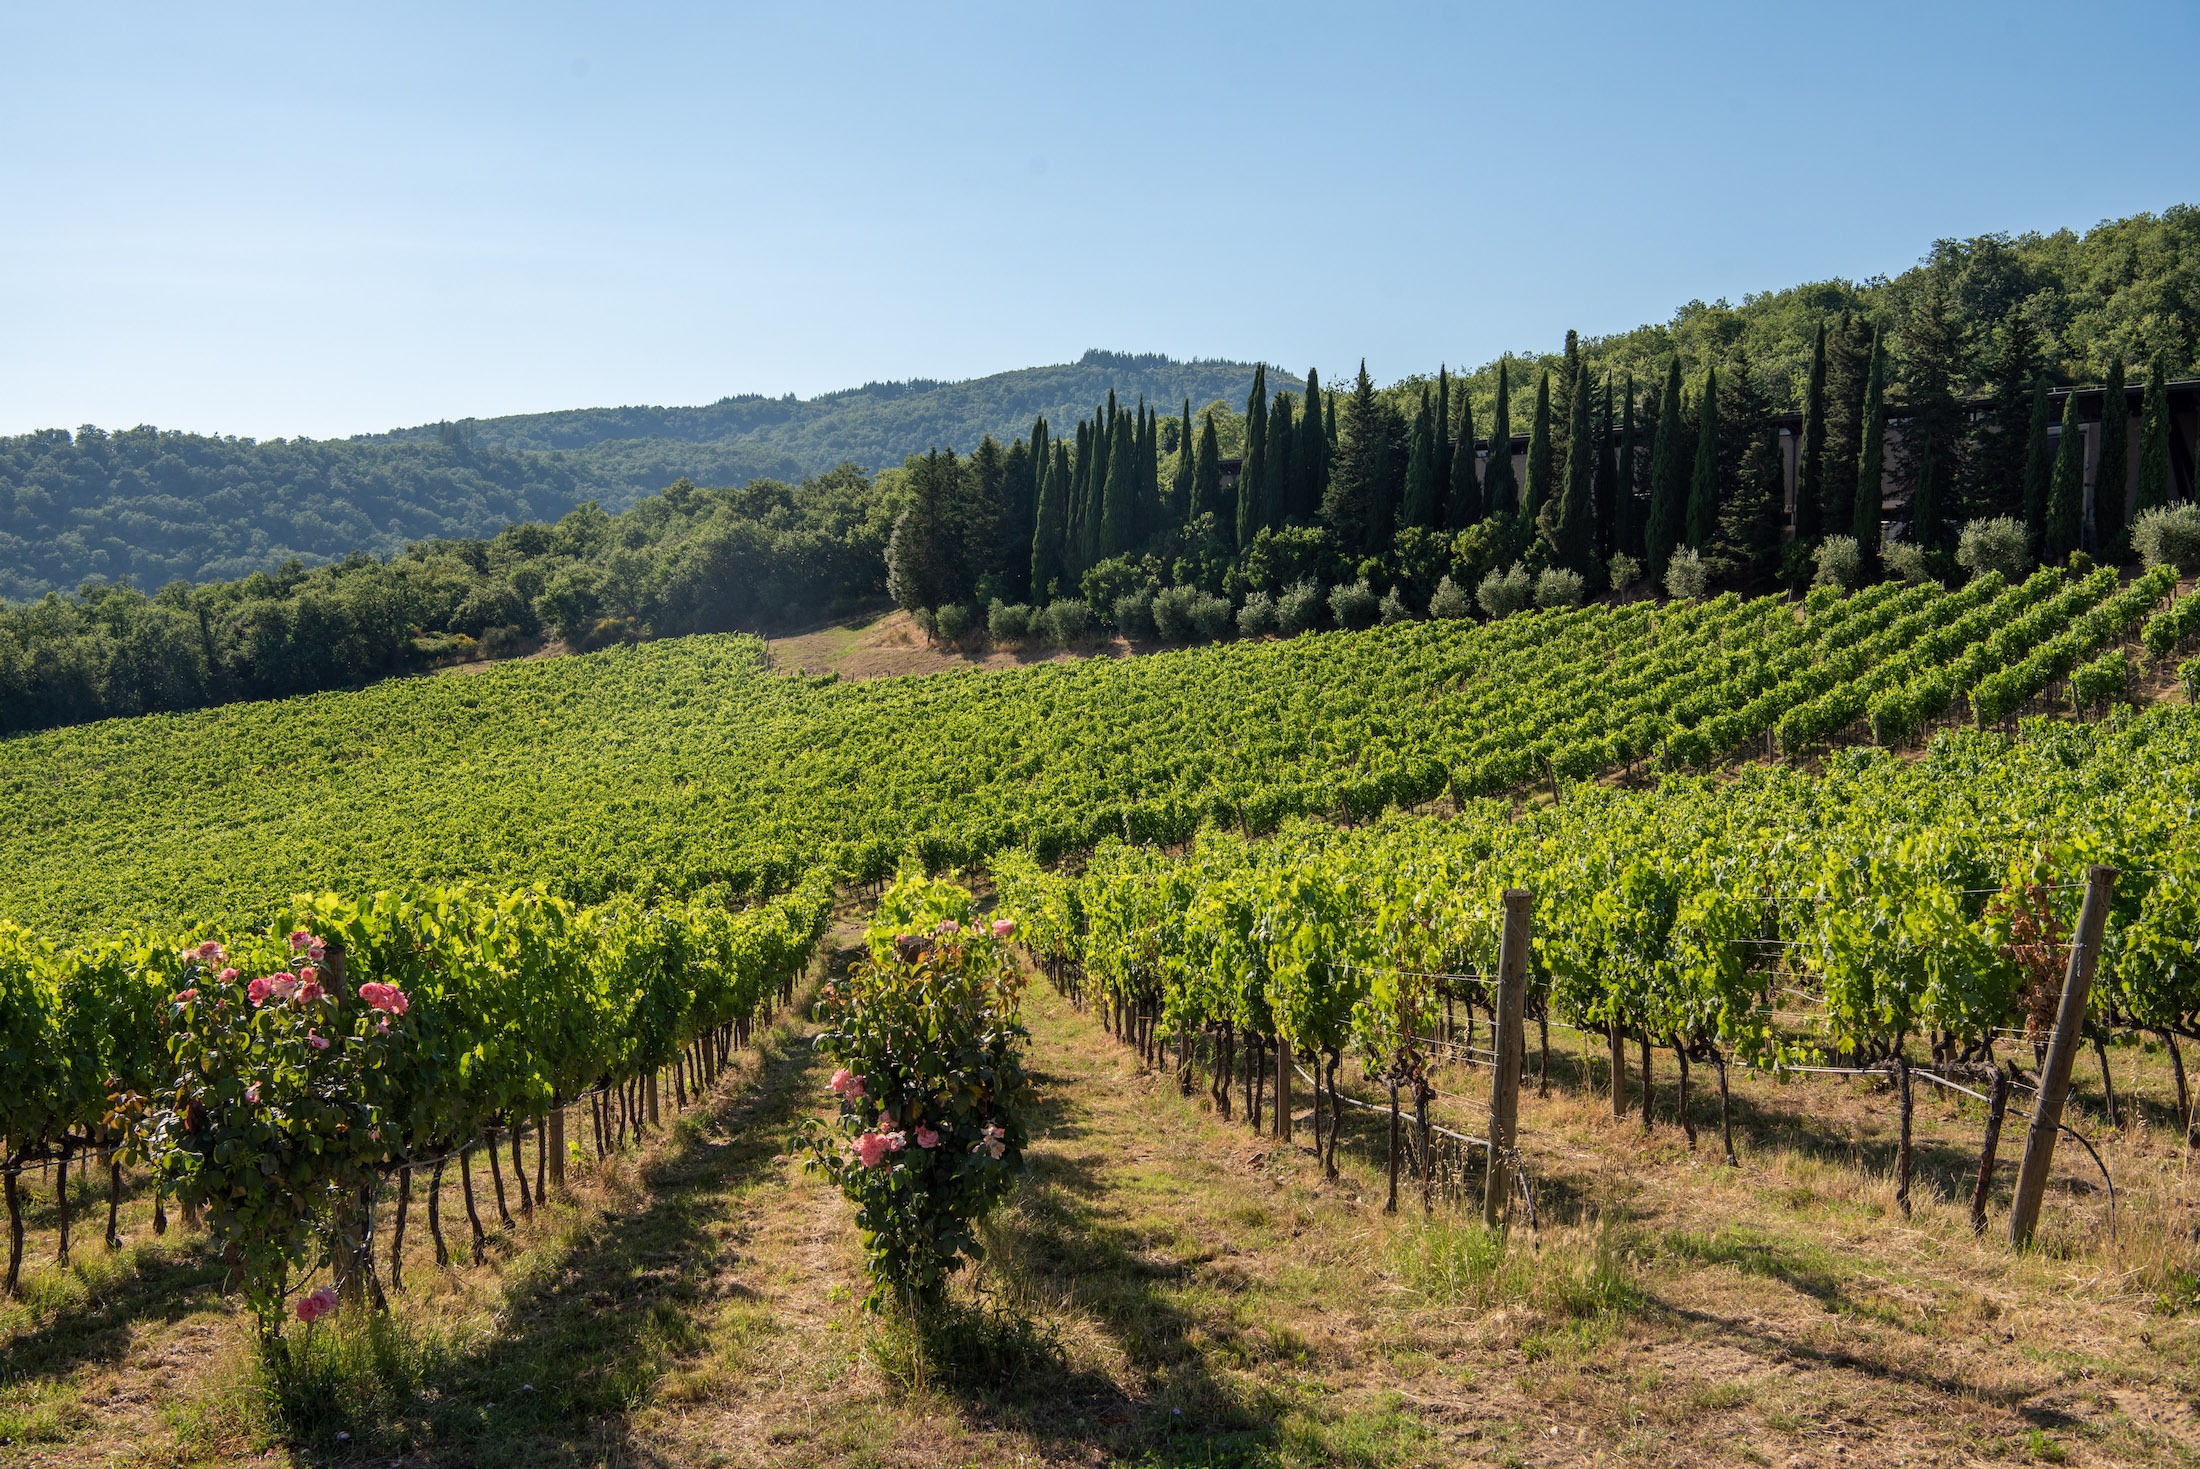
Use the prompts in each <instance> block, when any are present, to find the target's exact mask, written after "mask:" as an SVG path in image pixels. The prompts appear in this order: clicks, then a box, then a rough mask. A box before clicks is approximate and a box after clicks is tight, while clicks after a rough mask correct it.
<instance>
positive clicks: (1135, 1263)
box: [951, 1035, 1294, 1469]
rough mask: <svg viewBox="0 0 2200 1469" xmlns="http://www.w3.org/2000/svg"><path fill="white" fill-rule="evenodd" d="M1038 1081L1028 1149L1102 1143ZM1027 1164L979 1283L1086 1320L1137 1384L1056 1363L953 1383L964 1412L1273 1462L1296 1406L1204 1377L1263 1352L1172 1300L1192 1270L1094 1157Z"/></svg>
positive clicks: (1063, 1447)
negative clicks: (1155, 1240)
mask: <svg viewBox="0 0 2200 1469" xmlns="http://www.w3.org/2000/svg"><path fill="white" fill-rule="evenodd" d="M1091 1039H1092V1041H1093V1043H1094V1044H1112V1043H1110V1042H1106V1041H1105V1040H1104V1038H1101V1037H1098V1036H1097V1035H1096V1036H1095V1037H1093V1038H1091ZM1037 1075H1038V1078H1039V1080H1040V1091H1041V1095H1042V1097H1044V1099H1045V1100H1044V1101H1042V1102H1041V1104H1040V1105H1039V1106H1038V1107H1037V1108H1035V1109H1034V1113H1033V1116H1032V1119H1031V1133H1032V1136H1033V1138H1034V1140H1035V1141H1037V1142H1042V1143H1044V1144H1054V1145H1058V1144H1061V1143H1065V1142H1078V1141H1090V1140H1093V1139H1095V1138H1099V1137H1102V1136H1103V1135H1104V1130H1103V1129H1102V1128H1101V1127H1100V1126H1098V1125H1097V1119H1096V1118H1095V1117H1094V1115H1093V1113H1092V1111H1091V1109H1090V1108H1089V1107H1088V1106H1086V1105H1085V1104H1083V1103H1082V1102H1080V1101H1078V1100H1076V1099H1075V1098H1076V1095H1077V1093H1076V1091H1075V1087H1074V1081H1075V1079H1074V1078H1071V1077H1069V1076H1066V1075H1061V1074H1056V1073H1053V1072H1049V1071H1043V1070H1042V1071H1039V1072H1038V1073H1037ZM1029 1167H1030V1171H1029V1173H1028V1175H1027V1177H1026V1179H1025V1181H1024V1184H1023V1186H1022V1188H1021V1189H1020V1190H1019V1192H1018V1195H1017V1198H1016V1200H1015V1202H1014V1204H1013V1205H1012V1206H1011V1207H1010V1208H1008V1209H1006V1210H1004V1211H1003V1212H1002V1213H1001V1214H1000V1215H999V1216H997V1217H996V1218H995V1219H994V1220H993V1221H992V1223H991V1225H990V1226H989V1230H988V1234H989V1239H990V1244H989V1250H990V1255H991V1258H990V1260H989V1263H988V1266H987V1269H986V1274H987V1276H988V1277H990V1278H992V1279H993V1280H995V1281H997V1282H999V1289H1000V1291H1001V1294H1002V1296H1003V1297H1004V1299H1005V1301H1006V1303H1007V1304H1008V1305H1009V1307H1010V1308H1011V1309H1012V1310H1013V1311H1015V1312H1016V1313H1018V1314H1020V1315H1031V1316H1038V1317H1041V1318H1042V1319H1044V1318H1050V1317H1062V1318H1070V1319H1074V1320H1079V1321H1083V1322H1087V1323H1089V1324H1090V1325H1091V1326H1092V1327H1094V1328H1096V1329H1097V1330H1098V1331H1099V1332H1101V1333H1102V1334H1103V1335H1105V1336H1106V1337H1107V1338H1108V1339H1109V1340H1110V1341H1111V1342H1112V1343H1113V1344H1114V1346H1115V1347H1116V1348H1117V1350H1119V1351H1120V1352H1121V1353H1122V1355H1123V1358H1124V1359H1125V1361H1126V1362H1127V1364H1128V1365H1129V1367H1130V1369H1131V1371H1132V1373H1133V1374H1135V1376H1136V1378H1137V1382H1136V1385H1135V1386H1133V1387H1132V1388H1130V1389H1128V1390H1126V1389H1125V1388H1124V1387H1123V1386H1122V1385H1120V1384H1118V1383H1117V1382H1115V1381H1114V1380H1112V1379H1111V1378H1109V1377H1107V1376H1105V1375H1103V1374H1101V1373H1099V1372H1095V1371H1089V1370H1077V1369H1073V1368H1071V1367H1069V1366H1067V1365H1066V1364H1065V1363H1064V1362H1063V1360H1062V1358H1061V1357H1060V1356H1059V1355H1055V1356H1053V1357H1052V1358H1051V1359H1050V1360H1048V1361H1047V1362H1046V1363H1045V1364H1044V1365H1042V1366H1039V1367H1037V1368H1036V1369H1035V1370H1029V1371H1026V1372H1023V1373H1020V1374H1018V1375H1017V1376H1015V1377H1014V1378H1012V1379H1008V1380H1005V1381H1002V1382H999V1383H997V1384H994V1385H980V1386H974V1387H969V1388H961V1389H951V1391H952V1395H953V1396H955V1397H956V1398H957V1399H958V1401H959V1402H960V1403H961V1405H962V1407H963V1408H964V1410H965V1412H966V1413H968V1414H969V1415H970V1416H971V1417H973V1418H975V1419H978V1420H981V1421H985V1422H987V1423H989V1424H991V1425H993V1426H996V1427H999V1428H1005V1429H1012V1430H1014V1431H1017V1432H1020V1433H1023V1434H1027V1435H1029V1436H1030V1437H1032V1438H1034V1439H1036V1440H1038V1441H1039V1442H1040V1443H1042V1444H1044V1445H1048V1446H1050V1448H1051V1449H1052V1450H1053V1451H1055V1452H1064V1451H1069V1452H1073V1456H1074V1457H1077V1458H1079V1459H1085V1458H1087V1457H1090V1456H1093V1455H1096V1454H1097V1455H1100V1456H1104V1457H1105V1458H1107V1459H1109V1460H1111V1461H1113V1460H1127V1461H1131V1462H1136V1463H1141V1464H1150V1465H1156V1466H1164V1465H1165V1466H1183V1469H1190V1466H1194V1465H1212V1466H1217V1469H1220V1466H1247V1469H1250V1466H1256V1465H1265V1464H1270V1463H1273V1462H1275V1461H1276V1460H1277V1458H1278V1456H1279V1448H1280V1447H1281V1444H1282V1440H1283V1438H1284V1437H1285V1434H1286V1425H1285V1424H1284V1423H1283V1421H1282V1420H1283V1418H1284V1415H1285V1413H1286V1412H1287V1411H1288V1410H1289V1409H1290V1408H1291V1407H1292V1406H1294V1405H1293V1403H1291V1402H1290V1401H1287V1400H1285V1399H1283V1398H1281V1397H1279V1396H1276V1395H1273V1394H1269V1393H1267V1392H1265V1391H1259V1390H1256V1391H1255V1392H1253V1393H1251V1394H1247V1393H1246V1392H1244V1391H1242V1390H1241V1389H1240V1388H1239V1387H1238V1386H1237V1385H1236V1384H1234V1383H1233V1382H1232V1381H1230V1380H1229V1379H1228V1378H1227V1377H1225V1376H1224V1375H1222V1374H1219V1373H1217V1372H1216V1371H1215V1370H1214V1367H1213V1365H1212V1364H1211V1363H1210V1360H1209V1353H1210V1352H1215V1353H1218V1354H1221V1355H1223V1356H1227V1357H1231V1358H1233V1359H1235V1360H1236V1361H1237V1362H1238V1363H1239V1364H1240V1365H1243V1364H1244V1363H1245V1362H1247V1361H1249V1360H1251V1359H1252V1357H1254V1356H1255V1355H1257V1354H1258V1350H1259V1348H1258V1345H1257V1344H1256V1343H1253V1342H1250V1341H1244V1340H1240V1339H1239V1337H1238V1334H1237V1333H1236V1331H1235V1328H1234V1326H1233V1325H1232V1324H1231V1323H1230V1322H1229V1321H1228V1319H1227V1316H1226V1313H1225V1315H1224V1318H1223V1319H1214V1318H1212V1317H1210V1318H1205V1319H1203V1318H1201V1317H1198V1316H1195V1315H1194V1314H1193V1313H1192V1312H1191V1311H1189V1310H1187V1309H1186V1308H1185V1306H1184V1305H1183V1303H1182V1299H1181V1293H1182V1292H1183V1291H1185V1290H1186V1289H1189V1288H1197V1287H1198V1286H1199V1285H1200V1281H1199V1280H1198V1266H1197V1264H1196V1263H1193V1262H1186V1261H1179V1260H1176V1259H1173V1258H1169V1257H1167V1256H1165V1255H1163V1254H1161V1253H1160V1252H1155V1251H1150V1250H1148V1249H1146V1248H1144V1247H1143V1246H1144V1245H1145V1240H1144V1239H1143V1237H1142V1234H1141V1231H1140V1230H1139V1229H1138V1227H1137V1225H1136V1223H1135V1221H1133V1220H1131V1219H1129V1218H1128V1217H1127V1215H1126V1211H1125V1208H1124V1206H1123V1203H1122V1198H1121V1195H1120V1193H1119V1191H1118V1190H1117V1189H1116V1187H1115V1186H1114V1185H1113V1184H1111V1182H1110V1181H1109V1180H1108V1179H1107V1178H1106V1177H1105V1176H1104V1173H1103V1170H1102V1168H1101V1167H1100V1166H1098V1165H1096V1164H1095V1163H1094V1162H1092V1161H1089V1160H1088V1159H1087V1158H1080V1157H1074V1156H1068V1155H1065V1154H1064V1153H1063V1152H1061V1151H1058V1150H1056V1149H1055V1148H1052V1147H1044V1146H1042V1147H1037V1148H1035V1149H1034V1150H1033V1152H1032V1153H1031V1154H1029ZM1053 1456H1054V1453H1052V1452H1050V1453H1049V1457H1050V1458H1051V1457H1053Z"/></svg>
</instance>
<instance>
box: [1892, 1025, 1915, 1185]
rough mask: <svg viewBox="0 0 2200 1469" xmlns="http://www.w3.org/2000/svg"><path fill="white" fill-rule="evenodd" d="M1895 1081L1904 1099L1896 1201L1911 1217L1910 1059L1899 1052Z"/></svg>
mask: <svg viewBox="0 0 2200 1469" xmlns="http://www.w3.org/2000/svg"><path fill="white" fill-rule="evenodd" d="M1894 1081H1895V1086H1896V1088H1897V1090H1898V1091H1899V1092H1900V1093H1901V1097H1902V1142H1901V1145H1900V1146H1899V1147H1898V1148H1897V1149H1896V1150H1895V1155H1894V1201H1895V1202H1896V1203H1897V1204H1899V1205H1901V1206H1902V1217H1903V1218H1905V1219H1907V1218H1909V1217H1910V1116H1911V1107H1910V1058H1909V1057H1907V1056H1905V1055H1903V1054H1902V1052H1900V1051H1899V1050H1898V1051H1896V1052H1895V1053H1894Z"/></svg>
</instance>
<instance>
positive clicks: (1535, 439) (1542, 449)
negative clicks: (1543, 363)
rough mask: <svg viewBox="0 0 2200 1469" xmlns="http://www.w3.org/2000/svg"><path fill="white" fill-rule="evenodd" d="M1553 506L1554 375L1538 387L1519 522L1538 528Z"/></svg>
mask: <svg viewBox="0 0 2200 1469" xmlns="http://www.w3.org/2000/svg"><path fill="white" fill-rule="evenodd" d="M1550 503H1551V371H1550V369H1549V368H1545V369H1544V370H1543V375H1542V376H1541V377H1539V378H1537V379H1536V384H1535V418H1534V420H1533V421H1532V422H1531V423H1530V424H1529V427H1528V495H1527V498H1526V499H1525V500H1523V501H1521V504H1520V518H1521V519H1523V520H1525V521H1526V522H1528V524H1530V525H1535V524H1536V523H1537V522H1538V521H1540V520H1541V519H1542V518H1543V512H1544V509H1545V507H1547V506H1548V505H1549V504H1550Z"/></svg>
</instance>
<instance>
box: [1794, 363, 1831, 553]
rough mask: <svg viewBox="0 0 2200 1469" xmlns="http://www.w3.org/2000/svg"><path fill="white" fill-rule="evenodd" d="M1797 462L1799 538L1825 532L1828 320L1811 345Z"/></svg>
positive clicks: (1806, 538)
mask: <svg viewBox="0 0 2200 1469" xmlns="http://www.w3.org/2000/svg"><path fill="white" fill-rule="evenodd" d="M1796 457H1797V462H1796V465H1795V538H1796V539H1797V540H1799V541H1803V542H1806V543H1807V542H1810V541H1815V540H1817V539H1818V537H1819V536H1821V535H1823V534H1824V533H1825V532H1824V527H1825V494H1826V324H1825V322H1824V321H1823V320H1821V321H1820V322H1819V323H1818V333H1817V336H1816V337H1815V338H1814V339H1813V340H1812V342H1811V347H1810V378H1809V381H1808V382H1807V383H1805V385H1804V387H1803V440H1802V443H1801V444H1800V445H1799V446H1798V447H1797V456H1796Z"/></svg>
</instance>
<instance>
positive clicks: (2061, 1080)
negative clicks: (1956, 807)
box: [2009, 866, 2116, 1250]
mask: <svg viewBox="0 0 2200 1469" xmlns="http://www.w3.org/2000/svg"><path fill="white" fill-rule="evenodd" d="M2115 890H2116V869H2115V868H2113V867H2098V866H2096V867H2089V868H2087V869H2086V873H2085V906H2084V907H2083V908H2081V909H2080V910H2079V912H2078V932H2077V937H2076V940H2075V942H2073V943H2072V945H2071V948H2070V968H2069V970H2068V971H2067V972H2066V973H2065V974H2064V975H2063V992H2062V1005H2061V1007H2060V1008H2059V1009H2057V1010H2056V1012H2055V1034H2054V1036H2053V1038H2051V1039H2050V1040H2049V1041H2048V1043H2047V1060H2046V1062H2045V1063H2044V1064H2043V1065H2042V1066H2041V1068H2040V1094H2039V1099H2038V1101H2036V1102H2035V1103H2034V1104H2033V1107H2032V1127H2031V1130H2030V1131H2029V1132H2027V1133H2026V1134H2025V1139H2024V1161H2023V1162H2022V1163H2021V1164H2019V1165H2018V1167H2017V1193H2016V1197H2015V1199H2014V1200H2012V1201H2011V1203H2010V1206H2009V1243H2010V1244H2012V1245H2014V1246H2016V1247H2017V1248H2018V1249H2020V1250H2021V1249H2023V1248H2024V1247H2025V1246H2027V1245H2029V1244H2030V1243H2031V1242H2032V1231H2033V1229H2034V1228H2035V1227H2036V1226H2037V1225H2038V1224H2039V1221H2040V1198H2041V1196H2042V1195H2043V1194H2045V1193H2046V1192H2047V1171H2048V1169H2049V1168H2050V1167H2051V1166H2052V1165H2053V1164H2054V1161H2055V1135H2056V1133H2058V1132H2059V1131H2061V1129H2062V1114H2063V1102H2064V1101H2065V1100H2066V1099H2067V1098H2068V1097H2069V1095H2070V1067H2071V1063H2072V1062H2073V1061H2075V1060H2076V1059H2077V1055H2078V1046H2079V1044H2080V1043H2081V1042H2082V1041H2083V1040H2084V1038H2085V1005H2086V1000H2087V998H2088V997H2089V996H2090V995H2091V994H2092V992H2093V961H2094V959H2095V958H2096V957H2097V956H2098V955H2099V954H2100V952H2101V934H2102V931H2103V930H2104V929H2106V928H2107V927H2108V904H2109V899H2110V897H2111V896H2112V895H2113V894H2114V893H2115Z"/></svg>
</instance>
